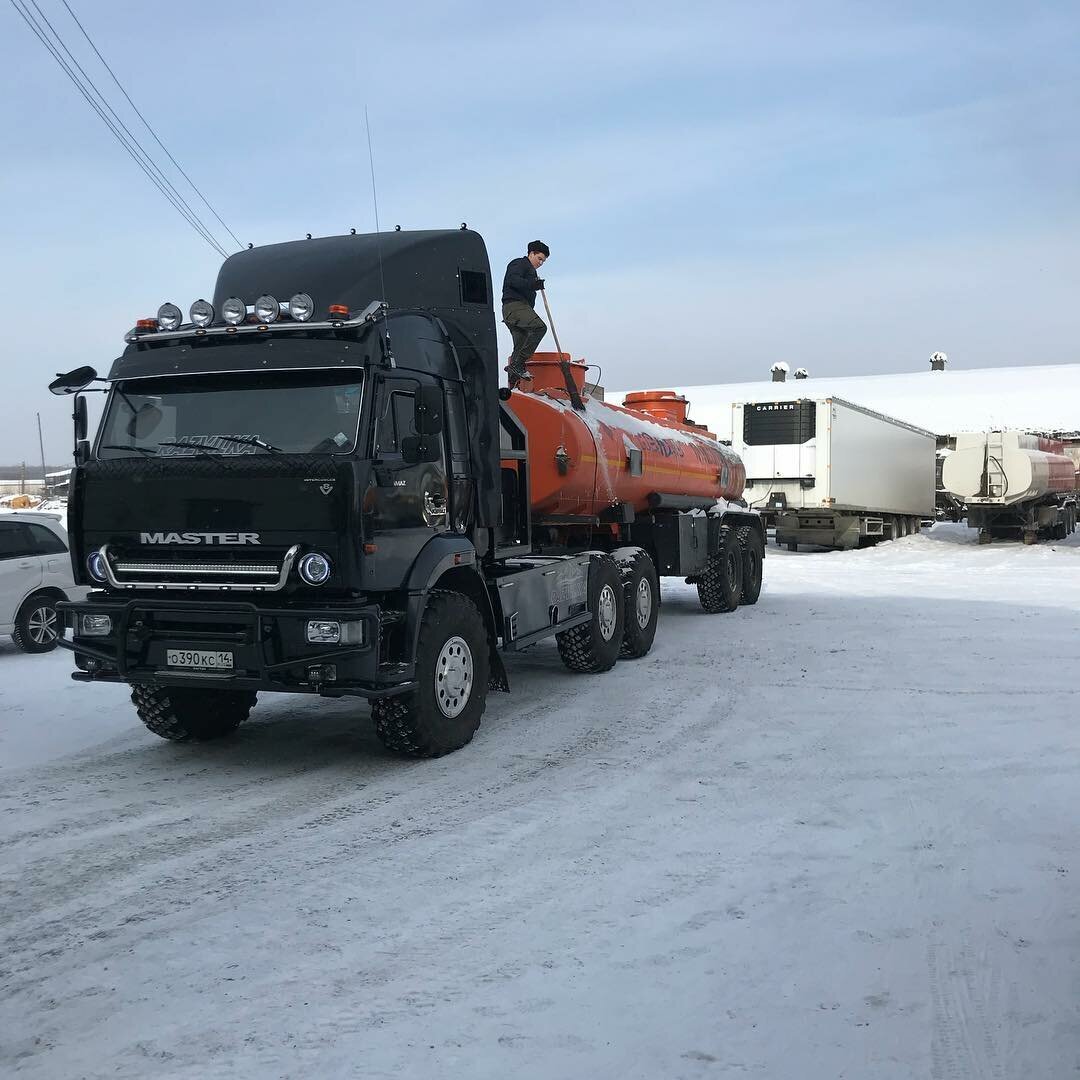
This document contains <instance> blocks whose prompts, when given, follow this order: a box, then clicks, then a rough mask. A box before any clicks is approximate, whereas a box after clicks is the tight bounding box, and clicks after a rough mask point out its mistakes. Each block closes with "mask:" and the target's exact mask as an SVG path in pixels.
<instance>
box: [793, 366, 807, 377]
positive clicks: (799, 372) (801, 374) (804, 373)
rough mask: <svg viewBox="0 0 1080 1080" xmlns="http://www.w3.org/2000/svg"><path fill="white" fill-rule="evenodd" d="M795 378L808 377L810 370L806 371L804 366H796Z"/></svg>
mask: <svg viewBox="0 0 1080 1080" xmlns="http://www.w3.org/2000/svg"><path fill="white" fill-rule="evenodd" d="M795 378H796V379H809V378H810V372H809V371H807V370H806V368H804V367H797V368H796V369H795Z"/></svg>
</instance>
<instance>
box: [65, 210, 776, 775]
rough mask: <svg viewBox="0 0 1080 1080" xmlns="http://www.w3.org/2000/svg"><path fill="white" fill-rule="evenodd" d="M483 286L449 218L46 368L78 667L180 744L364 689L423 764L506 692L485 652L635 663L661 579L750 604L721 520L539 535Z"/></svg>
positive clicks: (251, 269)
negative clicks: (265, 695) (50, 370)
mask: <svg viewBox="0 0 1080 1080" xmlns="http://www.w3.org/2000/svg"><path fill="white" fill-rule="evenodd" d="M491 286H492V283H491V277H490V270H489V266H488V259H487V253H486V250H485V247H484V243H483V240H482V239H481V237H480V236H479V235H478V234H476V233H475V232H472V231H470V230H468V229H465V228H462V229H460V230H446V231H441V230H440V231H428V232H393V233H384V234H374V235H350V236H336V237H326V238H321V239H314V240H306V241H297V242H292V243H284V244H276V245H271V246H267V247H262V248H254V249H249V250H247V251H244V252H241V253H239V254H236V255H233V256H231V257H230V258H229V259H227V260H226V262H225V263H224V264H223V266H222V268H221V270H220V273H219V275H218V280H217V286H216V289H215V293H214V298H213V301H212V302H207V301H205V300H199V301H196V302H195V303H194V304H193V305H192V306H191V309H190V312H189V319H188V321H184V320H183V316H182V314H181V312H180V310H179V308H177V307H175V306H174V305H172V304H165V305H163V306H162V307H161V309H160V310H159V311H158V315H157V318H156V319H143V320H139V322H138V323H137V325H136V326H135V327H134V328H133V329H132V330H131V331H130V332H129V333H128V334H127V336H126V341H127V347H126V348H125V350H124V352H123V355H121V356H120V357H119V358H118V359H117V360H116V361H115V362H114V363H113V365H112V368H111V370H110V371H109V374H108V377H107V378H106V379H103V380H102V379H99V378H98V377H97V375H96V373H95V372H94V370H93V369H92V368H88V367H87V368H80V369H78V370H76V371H73V372H70V373H68V374H67V375H63V376H59V377H58V378H57V379H56V380H55V381H54V382H53V383H52V384H51V386H50V389H52V390H53V392H54V393H61V394H64V393H66V394H75V395H76V398H75V429H76V430H75V439H76V448H75V469H74V473H73V477H72V486H71V497H70V508H69V532H70V535H71V551H72V560H73V563H74V569H75V575H76V579H77V580H78V581H79V582H80V583H81V584H85V585H89V586H91V588H92V591H91V592H90V594H89V596H88V598H87V599H86V600H85V601H84V602H80V603H70V604H66V605H63V607H64V609H65V613H66V614H65V618H66V622H67V626H68V627H69V628H70V629H71V631H72V636H71V637H70V638H68V639H66V640H64V641H63V642H62V644H64V645H65V647H67V648H70V649H72V650H73V651H74V654H75V663H76V667H77V670H76V671H75V672H74V674H73V678H75V679H77V680H80V681H85V682H93V681H109V682H126V683H129V684H130V686H131V689H132V700H133V702H134V704H135V707H136V709H137V711H138V714H139V716H140V717H141V719H142V720H143V722H144V723H145V724H146V726H147V727H148V728H150V730H151V731H153V732H155V733H156V734H158V735H160V736H162V737H164V738H167V739H174V740H185V739H209V738H214V737H217V736H220V735H224V734H226V733H228V732H230V731H232V730H234V729H235V728H236V727H237V725H239V724H240V723H241V721H243V720H244V719H245V718H246V717H247V715H248V713H249V712H250V710H251V708H252V706H253V705H254V703H255V698H256V693H257V692H258V691H260V690H262V691H279V692H280V691H284V692H296V693H310V694H318V695H322V696H326V697H340V696H343V695H353V696H356V697H360V698H366V699H368V700H369V701H370V702H371V706H372V714H373V717H374V721H375V727H376V731H377V732H378V735H379V737H380V738H381V740H382V741H383V743H384V744H385V745H386V746H388V747H390V748H391V749H393V750H395V751H398V752H401V753H404V754H410V755H415V756H436V755H439V754H443V753H446V752H448V751H451V750H455V749H457V748H459V747H461V746H463V745H465V744H466V743H467V742H468V741H469V740H470V739H471V738H472V736H473V733H474V732H475V731H476V728H477V726H478V725H479V723H480V718H481V715H482V714H483V711H484V707H485V701H486V696H487V692H488V690H489V689H502V690H508V689H509V685H508V681H507V675H506V671H505V668H504V666H503V663H502V660H501V657H500V649H507V650H513V649H520V648H524V647H526V646H528V645H531V644H533V643H534V642H536V641H539V640H541V639H543V638H545V637H549V636H551V635H554V636H555V637H556V640H557V641H558V644H559V651H560V654H561V655H562V658H563V660H564V662H565V663H566V664H567V666H569V667H570V668H572V669H574V670H578V671H605V670H607V669H609V668H611V667H612V666H613V665H614V664H615V662H616V660H617V659H618V657H619V656H620V654H621V655H623V656H639V655H643V654H644V653H645V652H648V650H649V648H650V647H651V644H652V640H653V635H654V633H655V629H656V619H657V614H658V607H659V589H658V581H657V570H656V568H657V566H663V567H664V571H665V572H666V573H679V574H682V575H688V576H690V577H691V579H692V580H696V581H697V582H698V587H699V592H701V593H702V600H703V603H704V604H705V606H706V608H707V609H709V610H717V611H719V610H731V609H732V608H734V607H736V606H737V605H738V603H739V601H740V598H741V599H742V601H743V602H752V601H753V600H756V598H757V590H759V589H760V578H761V552H762V549H763V536H761V535H760V534H761V527H760V522H759V519H757V518H756V517H755V516H754V515H752V514H749V513H745V512H743V511H741V510H740V509H739V508H738V507H737V506H733V507H728V508H726V509H724V510H723V511H722V512H720V513H717V512H715V511H714V512H713V513H711V514H705V513H703V512H702V511H703V510H705V509H707V504H705V503H701V502H700V500H699V501H698V505H695V506H691V505H690V504H689V503H688V504H687V505H682V506H676V507H665V506H663V505H658V506H657V508H656V510H655V513H652V514H650V515H649V516H648V517H647V518H642V517H636V516H635V515H634V514H633V513H632V512H626V508H621V509H620V508H619V507H614V508H613V514H614V515H615V516H613V517H612V518H611V520H610V521H608V522H606V523H604V527H603V528H598V526H600V525H601V522H600V520H599V519H597V520H596V521H595V522H593V523H592V525H590V523H589V522H587V521H584V520H579V521H576V522H574V523H572V525H573V527H572V528H569V529H563V530H561V531H559V530H555V529H554V528H552V527H549V528H546V529H540V528H539V527H538V526H539V524H540V523H537V522H535V521H534V520H533V519H532V517H531V514H530V504H529V492H528V440H527V436H526V432H525V431H524V429H523V428H522V426H521V424H520V423H519V422H518V421H517V420H516V418H515V417H514V415H513V413H512V412H511V411H510V409H509V408H508V407H507V406H506V405H505V403H504V400H502V399H501V397H502V398H503V399H504V398H505V396H506V392H505V391H503V392H500V390H499V386H498V383H499V371H500V363H499V358H498V354H497V341H496V332H495V318H494V308H493V303H492V287H491ZM284 298H290V299H284ZM95 383H105V384H106V385H105V386H104V387H100V386H95V385H93V384H95ZM567 386H568V391H569V392H570V393H571V396H573V397H575V398H576V396H577V395H575V394H573V393H572V387H570V382H569V379H568V381H567ZM95 389H98V390H102V391H103V392H105V393H106V394H107V398H106V401H105V406H104V414H103V417H102V420H101V423H100V425H99V427H98V430H97V433H96V436H95V438H94V440H93V444H92V445H91V443H90V442H89V441H88V430H87V409H86V398H85V397H84V396H83V395H84V394H85V393H87V392H92V391H93V390H95ZM578 404H580V401H579V402H578ZM691 517H692V518H693V519H694V520H690V519H691ZM679 519H686V520H684V521H682V524H681V526H680V520H679ZM613 522H614V524H612V523H613ZM695 522H696V525H695ZM673 523H674V525H675V527H674V528H671V527H669V526H671V525H672V524H673ZM548 524H549V525H550V523H548ZM556 536H562V537H566V536H573V537H575V539H574V540H572V541H570V542H567V541H565V539H564V540H563V542H562V543H561V544H559V543H555V542H554V540H553V538H554V537H556ZM541 540H543V541H544V542H541ZM628 598H629V600H628Z"/></svg>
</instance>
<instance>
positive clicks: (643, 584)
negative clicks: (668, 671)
mask: <svg viewBox="0 0 1080 1080" xmlns="http://www.w3.org/2000/svg"><path fill="white" fill-rule="evenodd" d="M611 557H612V558H613V559H614V560H615V565H616V566H617V567H618V568H619V574H620V575H621V576H622V582H623V606H624V609H625V611H624V614H623V636H622V647H621V648H620V649H619V659H621V660H636V659H637V658H638V657H640V656H645V655H646V654H647V653H648V651H649V650H650V649H651V648H652V644H653V638H655V637H656V624H657V622H658V621H659V618H660V582H659V579H658V578H657V576H656V566H655V565H654V564H653V561H652V559H651V558H649V554H648V552H647V551H644V550H643V549H642V548H633V547H630V548H617V549H616V550H615V551H613V552H612V553H611Z"/></svg>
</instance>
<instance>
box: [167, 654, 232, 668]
mask: <svg viewBox="0 0 1080 1080" xmlns="http://www.w3.org/2000/svg"><path fill="white" fill-rule="evenodd" d="M165 663H166V664H168V665H169V667H180V668H198V669H200V670H202V671H232V667H233V654H232V653H231V652H208V651H205V650H203V649H166V650H165Z"/></svg>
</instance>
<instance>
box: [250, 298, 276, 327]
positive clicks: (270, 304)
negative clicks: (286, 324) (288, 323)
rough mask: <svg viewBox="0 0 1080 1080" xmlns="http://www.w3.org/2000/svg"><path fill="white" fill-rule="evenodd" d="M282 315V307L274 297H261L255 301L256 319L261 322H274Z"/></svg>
mask: <svg viewBox="0 0 1080 1080" xmlns="http://www.w3.org/2000/svg"><path fill="white" fill-rule="evenodd" d="M280 314H281V305H280V304H279V303H278V302H277V301H276V300H275V299H274V298H273V297H272V296H269V295H266V296H260V297H259V299H258V300H256V301H255V318H256V319H258V320H259V322H263V323H270V322H273V321H274V320H275V319H276V318H277V317H278V316H279V315H280Z"/></svg>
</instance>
